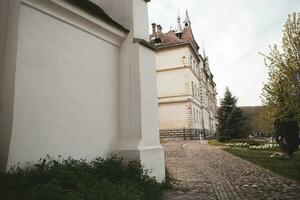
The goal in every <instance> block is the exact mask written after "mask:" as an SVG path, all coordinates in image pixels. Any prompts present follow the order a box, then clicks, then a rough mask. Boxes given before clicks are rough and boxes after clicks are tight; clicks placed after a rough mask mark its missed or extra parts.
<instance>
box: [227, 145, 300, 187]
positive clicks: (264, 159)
mask: <svg viewBox="0 0 300 200" xmlns="http://www.w3.org/2000/svg"><path fill="white" fill-rule="evenodd" d="M224 150H225V151H227V152H229V153H231V154H233V155H235V156H238V157H241V158H243V159H245V160H248V161H250V162H252V163H254V164H257V165H259V166H261V167H263V168H266V169H268V170H270V171H273V172H275V173H277V174H280V175H282V176H285V177H287V178H289V179H292V180H295V181H297V182H300V151H297V152H295V154H294V157H293V158H292V159H291V158H288V157H275V158H271V157H270V156H271V155H272V154H273V153H274V151H256V150H248V149H245V148H226V149H224Z"/></svg>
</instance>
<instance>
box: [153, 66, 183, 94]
mask: <svg viewBox="0 0 300 200" xmlns="http://www.w3.org/2000/svg"><path fill="white" fill-rule="evenodd" d="M187 73H188V69H187V68H181V69H176V70H167V71H159V72H157V73H156V75H157V90H158V91H157V92H158V98H160V97H168V96H178V95H186V94H188V93H189V84H188V83H187V82H186V80H187V76H188V74H187Z"/></svg>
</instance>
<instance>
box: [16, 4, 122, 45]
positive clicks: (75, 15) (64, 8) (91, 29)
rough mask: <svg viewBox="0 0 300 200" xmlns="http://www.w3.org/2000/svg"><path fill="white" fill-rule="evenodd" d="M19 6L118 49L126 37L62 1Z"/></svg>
mask: <svg viewBox="0 0 300 200" xmlns="http://www.w3.org/2000/svg"><path fill="white" fill-rule="evenodd" d="M21 4H22V5H24V6H28V7H30V8H32V9H34V10H37V11H39V12H42V13H44V14H46V15H48V16H50V17H53V18H55V19H57V20H59V21H62V22H64V23H67V24H69V25H72V26H73V27H76V28H78V29H80V30H82V31H84V32H86V33H89V34H91V35H93V36H95V37H97V38H100V39H102V40H104V41H106V42H108V43H110V44H112V45H114V46H117V47H120V45H121V43H122V41H123V39H124V38H125V37H126V36H127V33H126V32H125V31H121V30H119V29H117V28H115V27H113V26H111V25H110V24H108V23H106V22H104V21H102V20H101V19H98V18H95V17H94V16H92V15H90V14H88V13H86V12H84V11H82V10H80V9H79V8H76V7H75V6H73V5H71V4H68V3H66V2H64V1H62V0H59V1H58V0H47V1H41V0H22V2H21Z"/></svg>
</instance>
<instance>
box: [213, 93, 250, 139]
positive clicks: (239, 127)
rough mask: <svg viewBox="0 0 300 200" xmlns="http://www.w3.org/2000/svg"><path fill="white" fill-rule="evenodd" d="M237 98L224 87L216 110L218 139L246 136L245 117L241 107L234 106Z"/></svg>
mask: <svg viewBox="0 0 300 200" xmlns="http://www.w3.org/2000/svg"><path fill="white" fill-rule="evenodd" d="M236 103H237V98H236V97H234V96H232V94H231V92H230V91H229V89H228V88H226V91H225V94H224V98H223V99H221V106H220V107H219V108H218V111H217V119H218V125H217V135H218V139H219V140H220V141H228V140H230V139H234V138H243V137H246V131H245V129H246V128H245V123H244V122H245V117H244V115H243V111H242V109H240V108H238V107H237V106H236Z"/></svg>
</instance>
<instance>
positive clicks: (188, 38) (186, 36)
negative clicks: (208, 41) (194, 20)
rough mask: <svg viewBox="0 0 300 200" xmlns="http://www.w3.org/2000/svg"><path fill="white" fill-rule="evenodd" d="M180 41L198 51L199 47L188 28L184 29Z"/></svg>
mask: <svg viewBox="0 0 300 200" xmlns="http://www.w3.org/2000/svg"><path fill="white" fill-rule="evenodd" d="M181 39H182V40H183V41H185V42H190V43H191V44H192V45H193V47H194V48H195V49H196V50H198V49H199V45H198V44H197V42H196V40H195V38H194V34H193V31H192V29H191V27H190V26H186V27H184V29H183V32H182V36H181Z"/></svg>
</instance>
